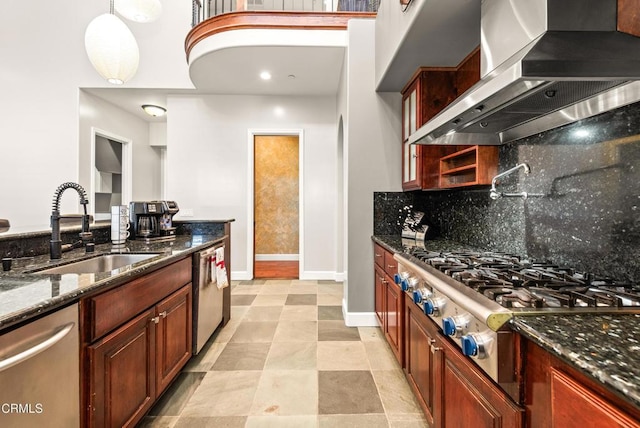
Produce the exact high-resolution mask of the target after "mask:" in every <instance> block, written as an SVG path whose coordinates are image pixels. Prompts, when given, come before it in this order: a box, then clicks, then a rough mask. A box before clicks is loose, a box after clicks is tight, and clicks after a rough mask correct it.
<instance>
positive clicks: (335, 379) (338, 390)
mask: <svg viewBox="0 0 640 428" xmlns="http://www.w3.org/2000/svg"><path fill="white" fill-rule="evenodd" d="M357 413H381V414H383V413H384V408H383V407H382V403H381V402H380V396H379V395H378V389H377V388H376V385H375V382H374V381H373V377H372V376H371V372H370V371H368V370H367V371H365V370H357V371H323V370H321V371H318V414H320V415H344V414H357Z"/></svg>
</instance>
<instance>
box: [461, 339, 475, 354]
mask: <svg viewBox="0 0 640 428" xmlns="http://www.w3.org/2000/svg"><path fill="white" fill-rule="evenodd" d="M460 343H461V344H462V355H466V356H467V357H475V356H476V355H478V344H477V343H476V340H475V339H474V338H473V336H471V335H467V336H462V338H461V339H460Z"/></svg>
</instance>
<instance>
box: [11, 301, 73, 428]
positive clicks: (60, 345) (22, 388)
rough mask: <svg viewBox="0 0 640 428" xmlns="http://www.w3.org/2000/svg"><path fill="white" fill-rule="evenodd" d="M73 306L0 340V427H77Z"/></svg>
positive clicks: (27, 325) (20, 328) (21, 328)
mask: <svg viewBox="0 0 640 428" xmlns="http://www.w3.org/2000/svg"><path fill="white" fill-rule="evenodd" d="M79 347H80V342H79V330H78V305H77V304H75V305H72V306H68V307H66V308H64V309H61V310H59V311H56V312H54V313H52V314H50V315H47V316H45V317H43V318H40V319H38V320H35V321H33V322H30V323H28V324H26V325H24V326H23V327H19V328H17V329H16V330H12V331H10V332H8V333H6V334H3V335H1V336H0V385H1V387H0V426H1V427H3V428H8V427H10V428H14V427H15V428H24V427H32V426H41V427H45V426H46V427H60V428H75V427H79V426H80V350H79V349H80V348H79Z"/></svg>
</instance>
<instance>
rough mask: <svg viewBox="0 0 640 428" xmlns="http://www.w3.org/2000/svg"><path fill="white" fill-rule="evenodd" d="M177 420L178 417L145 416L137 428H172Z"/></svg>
mask: <svg viewBox="0 0 640 428" xmlns="http://www.w3.org/2000/svg"><path fill="white" fill-rule="evenodd" d="M178 419H179V418H178V416H146V417H145V418H144V419H142V421H140V425H138V428H173V427H175V426H176V423H177V422H178Z"/></svg>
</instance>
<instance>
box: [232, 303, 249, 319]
mask: <svg viewBox="0 0 640 428" xmlns="http://www.w3.org/2000/svg"><path fill="white" fill-rule="evenodd" d="M249 308H250V306H231V319H230V320H229V321H231V320H242V319H243V318H244V316H245V315H246V313H247V312H249Z"/></svg>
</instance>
